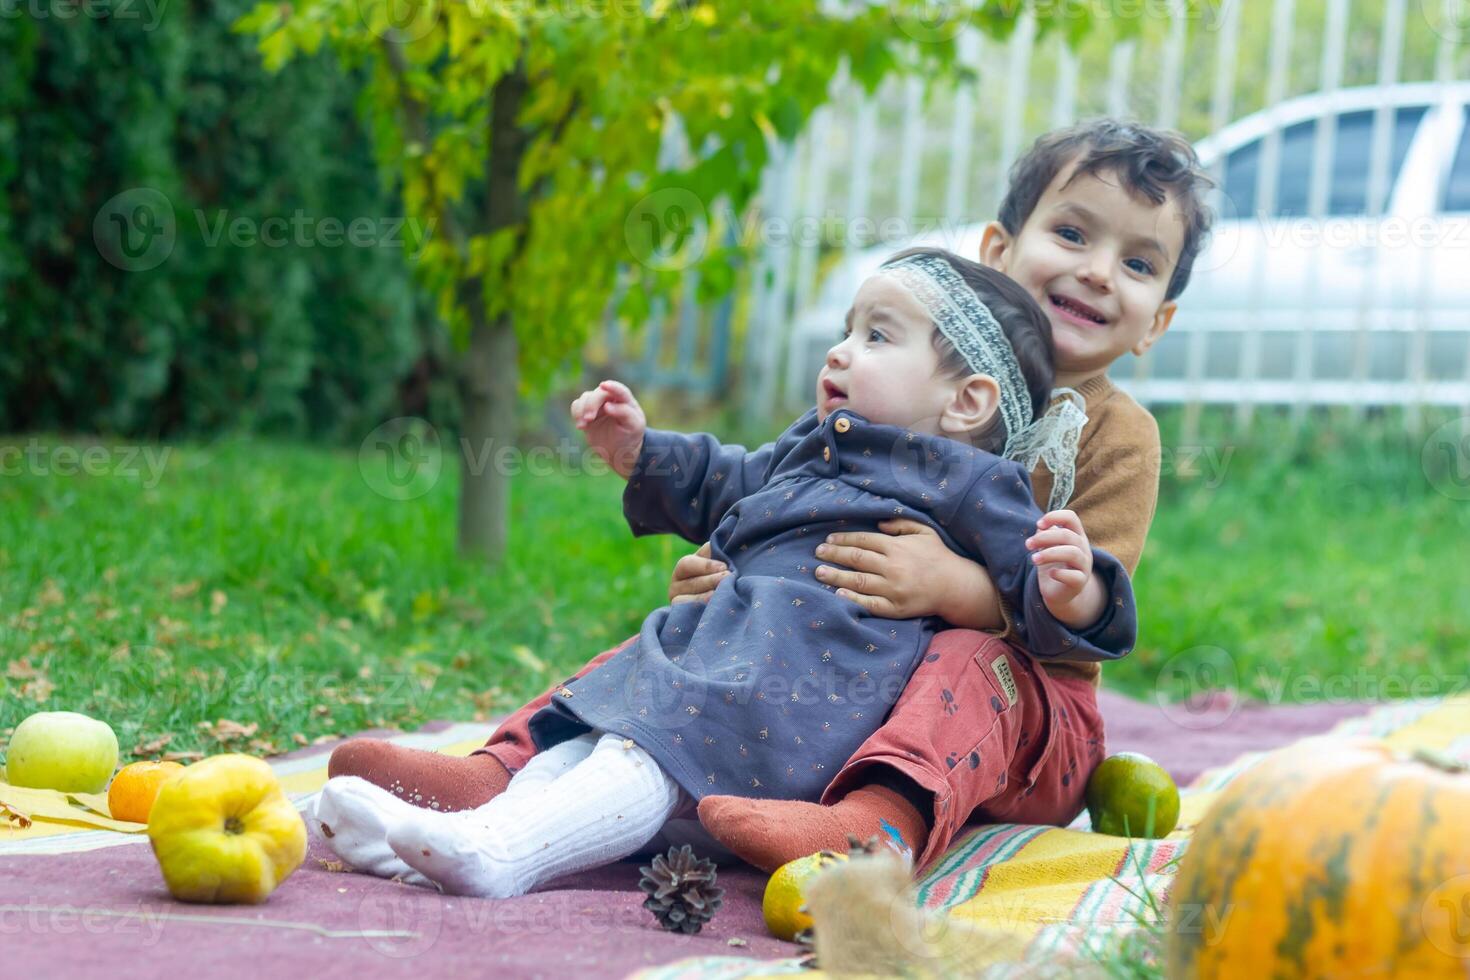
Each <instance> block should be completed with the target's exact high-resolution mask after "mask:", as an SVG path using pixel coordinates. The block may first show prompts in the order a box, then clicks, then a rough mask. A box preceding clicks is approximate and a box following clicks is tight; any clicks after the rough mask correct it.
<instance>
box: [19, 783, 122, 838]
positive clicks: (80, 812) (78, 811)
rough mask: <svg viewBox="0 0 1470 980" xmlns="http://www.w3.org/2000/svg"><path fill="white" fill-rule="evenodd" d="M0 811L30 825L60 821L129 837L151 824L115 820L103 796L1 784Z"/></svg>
mask: <svg viewBox="0 0 1470 980" xmlns="http://www.w3.org/2000/svg"><path fill="white" fill-rule="evenodd" d="M0 807H4V808H5V809H6V810H9V811H11V812H14V813H21V814H24V815H25V817H26V819H27V820H28V821H34V820H59V821H62V822H65V823H78V824H83V825H85V826H88V827H99V828H101V829H103V830H119V831H122V832H123V833H125V834H141V833H143V832H144V831H145V830H147V829H148V825H147V824H141V823H133V822H132V821H131V820H114V819H112V817H111V816H109V815H108V810H107V797H106V796H104V795H103V794H101V793H62V792H59V791H57V790H54V789H33V788H31V787H29V786H13V785H11V784H10V783H6V782H0Z"/></svg>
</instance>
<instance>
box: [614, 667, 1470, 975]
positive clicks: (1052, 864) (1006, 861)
mask: <svg viewBox="0 0 1470 980" xmlns="http://www.w3.org/2000/svg"><path fill="white" fill-rule="evenodd" d="M1333 733H1334V734H1341V735H1344V736H1347V735H1366V736H1373V737H1378V738H1383V739H1385V740H1386V741H1387V742H1388V743H1389V744H1390V745H1393V746H1394V747H1395V748H1398V749H1400V750H1404V751H1411V750H1413V749H1418V748H1428V749H1435V750H1438V751H1441V752H1444V753H1445V754H1447V755H1449V756H1451V757H1453V758H1458V759H1460V760H1462V761H1465V762H1470V696H1460V697H1454V698H1446V699H1443V700H1438V701H1433V702H1414V703H1403V704H1390V705H1385V706H1382V707H1378V708H1375V709H1374V710H1373V711H1371V712H1369V713H1368V714H1366V715H1364V716H1362V717H1359V718H1352V719H1348V720H1345V721H1343V722H1341V723H1339V724H1338V725H1336V726H1335V727H1334V729H1333ZM1264 755H1265V753H1264V752H1249V753H1246V754H1244V755H1242V756H1240V757H1239V758H1237V759H1236V760H1235V761H1234V762H1232V763H1230V764H1229V765H1226V766H1223V767H1219V768H1216V769H1212V770H1209V771H1206V772H1204V773H1203V774H1201V775H1200V776H1199V778H1197V779H1196V780H1195V781H1194V782H1193V783H1192V784H1191V785H1190V786H1188V787H1187V788H1185V789H1184V790H1183V791H1182V793H1181V807H1180V818H1179V826H1178V827H1177V828H1176V829H1175V831H1174V832H1173V833H1171V834H1170V835H1169V836H1168V837H1167V838H1165V839H1163V840H1155V841H1145V840H1139V841H1128V840H1124V839H1121V838H1117V837H1108V836H1104V835H1102V834H1093V833H1090V832H1089V831H1090V823H1089V821H1088V818H1087V814H1086V813H1084V814H1082V815H1081V816H1080V817H1079V818H1078V819H1077V820H1076V821H1074V822H1073V823H1072V825H1071V826H1069V827H1067V828H1055V827H1035V826H1023V825H1018V824H999V825H993V826H987V827H981V828H978V829H976V830H975V831H973V832H971V833H970V834H968V835H966V836H965V837H963V838H961V839H960V840H959V841H957V842H956V844H955V845H954V847H953V848H951V850H950V852H949V853H948V854H947V855H946V856H945V857H944V859H943V860H942V861H940V862H939V863H938V864H937V865H935V866H934V868H932V869H931V870H930V871H929V872H928V873H927V874H926V875H924V877H923V878H922V879H921V880H920V881H919V883H918V891H917V900H918V902H919V903H920V904H921V905H923V906H924V907H926V908H929V909H934V910H940V911H945V912H947V913H948V914H949V915H950V916H952V917H953V918H955V919H958V920H964V921H967V922H973V923H977V924H979V925H980V926H982V927H984V928H985V929H986V930H987V932H990V931H994V932H996V933H998V934H1003V935H1008V936H1009V937H1010V939H1011V941H1010V942H1009V943H1007V942H1004V941H1002V942H998V943H996V944H995V945H994V946H993V947H990V948H987V950H986V953H985V955H984V956H983V957H982V956H977V958H976V960H975V961H974V967H975V970H976V974H977V975H982V976H984V977H987V978H997V980H998V978H1007V977H1020V976H1027V975H1031V969H1032V968H1033V967H1035V966H1037V965H1040V964H1044V963H1054V962H1055V961H1056V960H1057V959H1058V958H1059V957H1065V956H1082V957H1086V956H1087V955H1088V953H1089V951H1095V952H1100V951H1101V950H1102V949H1104V948H1105V947H1106V945H1107V944H1108V943H1110V942H1115V941H1116V940H1117V939H1118V934H1119V932H1120V931H1126V930H1132V929H1136V928H1138V923H1139V922H1140V920H1141V919H1143V918H1146V917H1147V915H1148V907H1147V898H1146V896H1147V895H1149V894H1151V895H1152V896H1153V897H1154V899H1155V900H1156V901H1158V902H1160V903H1162V902H1163V901H1164V899H1165V898H1166V897H1167V895H1168V891H1169V885H1170V882H1171V880H1172V878H1173V875H1174V872H1175V870H1176V868H1177V859H1178V858H1179V857H1181V856H1182V855H1183V853H1184V850H1185V848H1186V847H1187V846H1188V843H1189V839H1190V836H1191V835H1192V834H1193V832H1194V828H1195V827H1196V826H1197V825H1198V824H1199V822H1200V819H1201V818H1202V817H1203V816H1204V814H1205V813H1206V811H1208V810H1209V808H1210V805H1211V804H1212V803H1214V801H1215V799H1216V797H1218V796H1219V795H1220V793H1221V791H1223V790H1224V788H1225V787H1226V786H1227V785H1228V784H1229V783H1230V781H1231V780H1232V779H1234V778H1235V777H1236V776H1239V775H1240V774H1241V773H1243V772H1245V771H1246V770H1247V769H1249V768H1250V767H1251V766H1253V765H1255V764H1256V763H1257V762H1259V761H1260V760H1261V758H1262V757H1263V756H1264ZM799 964H800V960H799V958H790V959H781V960H776V961H762V960H755V959H752V958H749V957H704V958H700V959H689V960H684V961H681V962H678V963H672V964H669V965H668V966H665V967H660V968H655V969H649V970H644V971H640V972H639V973H637V974H636V975H635V978H636V980H692V978H700V980H710V978H718V980H734V978H744V977H766V976H779V975H784V974H791V973H802V974H804V975H805V976H808V977H815V976H819V975H820V972H819V971H813V970H802V969H801V967H800V965H799Z"/></svg>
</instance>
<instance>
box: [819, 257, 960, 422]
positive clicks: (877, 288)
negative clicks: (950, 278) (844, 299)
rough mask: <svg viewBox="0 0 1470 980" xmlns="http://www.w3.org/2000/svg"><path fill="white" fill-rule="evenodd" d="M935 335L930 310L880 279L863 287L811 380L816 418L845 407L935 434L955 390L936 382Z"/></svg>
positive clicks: (871, 419) (937, 357) (937, 356)
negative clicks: (814, 386) (814, 388)
mask: <svg viewBox="0 0 1470 980" xmlns="http://www.w3.org/2000/svg"><path fill="white" fill-rule="evenodd" d="M933 334H934V322H933V321H932V320H931V319H930V318H929V313H928V311H927V310H925V309H924V307H923V304H921V303H920V302H919V301H918V300H917V299H915V298H914V297H913V296H912V295H911V294H910V293H909V292H908V290H906V289H904V288H903V287H902V286H900V285H899V284H898V283H896V282H894V281H893V280H892V279H890V278H888V277H887V276H884V275H877V276H873V277H872V278H870V279H868V280H867V281H865V282H864V283H863V284H862V286H861V287H860V288H859V289H858V292H857V297H856V298H855V299H854V300H853V302H852V309H850V310H848V312H847V322H846V325H845V326H844V328H843V333H842V339H841V340H840V341H839V342H838V343H837V344H836V345H835V346H833V347H832V349H831V350H829V351H827V363H826V364H825V365H823V367H822V370H821V371H820V372H819V373H818V375H817V420H818V421H825V420H826V418H827V416H828V415H830V414H832V413H833V412H834V411H836V410H837V409H839V408H846V409H848V410H849V411H853V412H856V413H858V414H859V415H861V416H863V417H864V418H866V419H868V420H869V421H871V422H877V423H880V424H883V425H894V426H898V427H900V428H905V429H913V430H914V431H915V432H925V433H928V434H930V435H937V434H939V416H940V413H941V412H942V411H943V410H944V407H945V406H946V405H947V404H948V403H949V400H950V399H951V398H952V397H953V395H954V388H955V385H954V384H948V383H946V382H945V381H944V380H943V379H941V378H938V377H936V376H935V372H936V370H937V369H938V367H939V353H938V352H937V351H936V350H935V349H934V342H933Z"/></svg>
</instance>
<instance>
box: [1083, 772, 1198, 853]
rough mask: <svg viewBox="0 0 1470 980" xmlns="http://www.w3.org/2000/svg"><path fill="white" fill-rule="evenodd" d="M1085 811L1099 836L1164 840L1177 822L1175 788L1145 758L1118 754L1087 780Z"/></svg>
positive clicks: (1172, 781)
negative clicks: (1158, 838) (1160, 838)
mask: <svg viewBox="0 0 1470 980" xmlns="http://www.w3.org/2000/svg"><path fill="white" fill-rule="evenodd" d="M1087 812H1088V814H1089V815H1090V816H1091V817H1092V829H1093V830H1095V831H1097V832H1098V833H1100V834H1111V835H1113V836H1114V837H1167V836H1169V833H1170V831H1172V830H1173V829H1174V827H1175V826H1176V825H1177V824H1178V823H1179V787H1178V786H1176V785H1174V780H1173V778H1171V777H1170V776H1169V774H1168V773H1167V772H1165V771H1164V767H1163V766H1161V765H1159V764H1158V763H1157V762H1155V761H1154V760H1152V759H1150V758H1149V757H1148V756H1146V755H1141V754H1140V753H1138V752H1119V753H1118V754H1117V755H1110V756H1108V757H1107V758H1106V759H1104V760H1103V762H1102V765H1100V766H1098V767H1097V768H1096V769H1094V770H1093V772H1092V778H1091V779H1089V780H1088V781H1087Z"/></svg>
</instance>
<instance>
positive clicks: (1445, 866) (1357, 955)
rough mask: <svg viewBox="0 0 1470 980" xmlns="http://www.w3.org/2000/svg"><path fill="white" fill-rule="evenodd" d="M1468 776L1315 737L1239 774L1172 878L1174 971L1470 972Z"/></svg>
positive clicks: (1175, 979) (1444, 764) (1185, 974)
mask: <svg viewBox="0 0 1470 980" xmlns="http://www.w3.org/2000/svg"><path fill="white" fill-rule="evenodd" d="M1467 826H1470V773H1467V772H1466V771H1465V767H1464V766H1461V765H1458V764H1456V763H1454V762H1452V761H1449V760H1445V759H1442V758H1440V757H1437V756H1434V755H1432V754H1428V753H1423V752H1421V753H1417V754H1412V755H1406V754H1401V753H1398V752H1395V751H1394V750H1393V749H1391V748H1390V747H1389V746H1387V745H1385V744H1384V743H1382V742H1378V741H1374V740H1371V739H1361V738H1357V739H1341V738H1336V739H1334V738H1315V739H1308V740H1305V741H1303V742H1299V743H1297V744H1296V745H1294V746H1292V747H1290V748H1287V749H1282V750H1280V751H1278V752H1274V753H1271V754H1270V755H1268V756H1267V757H1266V758H1265V759H1263V760H1262V761H1261V762H1260V763H1258V764H1257V765H1256V766H1254V767H1252V768H1251V769H1249V770H1247V771H1246V772H1245V773H1243V774H1242V775H1240V776H1239V777H1238V778H1236V779H1235V780H1234V781H1233V782H1232V783H1231V784H1230V786H1229V787H1228V788H1227V789H1226V790H1225V791H1224V792H1223V793H1222V794H1221V796H1220V798H1219V799H1218V800H1216V801H1215V804H1214V806H1212V807H1211V809H1210V811H1209V812H1208V813H1207V814H1206V815H1205V818H1204V819H1203V820H1202V821H1201V822H1200V824H1199V826H1198V827H1197V828H1196V830H1195V835H1194V840H1193V841H1192V842H1191V843H1190V845H1189V849H1188V850H1187V851H1186V852H1185V855H1184V858H1183V860H1182V861H1181V864H1180V869H1179V874H1178V877H1177V878H1176V880H1175V881H1174V884H1173V887H1172V888H1171V889H1170V895H1169V926H1168V941H1167V952H1166V959H1167V975H1168V976H1169V977H1170V978H1172V980H1189V978H1195V977H1200V978H1215V977H1221V978H1231V980H1234V978H1237V977H1273V978H1290V977H1339V978H1347V977H1395V978H1413V977H1457V978H1464V977H1470V832H1467V830H1466V827H1467Z"/></svg>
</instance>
